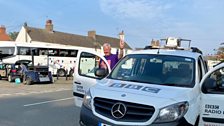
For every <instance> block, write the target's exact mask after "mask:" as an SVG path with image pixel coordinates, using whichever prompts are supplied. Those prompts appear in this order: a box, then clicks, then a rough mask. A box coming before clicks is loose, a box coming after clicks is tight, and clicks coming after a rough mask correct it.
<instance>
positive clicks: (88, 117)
mask: <svg viewBox="0 0 224 126" xmlns="http://www.w3.org/2000/svg"><path fill="white" fill-rule="evenodd" d="M100 123H103V124H107V125H111V126H115V125H116V124H113V123H110V122H108V121H106V120H103V119H101V118H99V117H97V116H95V115H94V114H93V112H92V111H91V110H90V109H88V108H87V107H85V106H82V108H81V112H80V121H79V124H80V126H100ZM116 126H119V125H116ZM122 126H128V125H122ZM145 126H147V125H145ZM148 126H193V125H191V124H189V123H187V121H186V120H185V118H181V119H179V120H177V121H174V122H167V123H154V124H150V125H148Z"/></svg>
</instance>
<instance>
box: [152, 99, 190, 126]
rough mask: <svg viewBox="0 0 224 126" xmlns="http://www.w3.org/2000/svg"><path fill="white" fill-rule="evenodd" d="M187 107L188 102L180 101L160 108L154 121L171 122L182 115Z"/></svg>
mask: <svg viewBox="0 0 224 126" xmlns="http://www.w3.org/2000/svg"><path fill="white" fill-rule="evenodd" d="M188 107H189V103H188V102H180V103H177V104H173V105H169V106H167V107H164V108H162V109H160V111H159V115H158V116H157V118H156V121H155V123H164V122H172V121H176V120H178V119H180V118H181V117H183V116H184V115H185V114H186V112H187V110H188Z"/></svg>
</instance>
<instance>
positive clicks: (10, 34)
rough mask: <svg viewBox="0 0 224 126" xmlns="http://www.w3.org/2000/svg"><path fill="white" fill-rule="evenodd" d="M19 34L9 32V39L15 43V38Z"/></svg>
mask: <svg viewBox="0 0 224 126" xmlns="http://www.w3.org/2000/svg"><path fill="white" fill-rule="evenodd" d="M18 34H19V32H15V31H14V32H9V37H10V38H11V39H12V40H13V41H15V40H16V37H17V36H18Z"/></svg>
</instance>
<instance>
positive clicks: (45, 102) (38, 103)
mask: <svg viewBox="0 0 224 126" xmlns="http://www.w3.org/2000/svg"><path fill="white" fill-rule="evenodd" d="M73 98H74V97H70V98H63V99H56V100H50V101H44V102H37V103H32V104H26V105H23V106H24V107H29V106H34V105H41V104H47V103H51V102H58V101H65V100H70V99H73Z"/></svg>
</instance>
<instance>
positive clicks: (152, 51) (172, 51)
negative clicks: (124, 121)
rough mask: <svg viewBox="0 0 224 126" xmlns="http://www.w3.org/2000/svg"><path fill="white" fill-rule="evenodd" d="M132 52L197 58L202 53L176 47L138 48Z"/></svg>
mask: <svg viewBox="0 0 224 126" xmlns="http://www.w3.org/2000/svg"><path fill="white" fill-rule="evenodd" d="M131 54H158V55H172V56H182V57H190V58H194V59H197V58H198V57H199V56H201V55H202V54H200V53H197V52H192V51H190V50H175V49H148V50H138V51H133V52H132V53H131Z"/></svg>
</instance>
